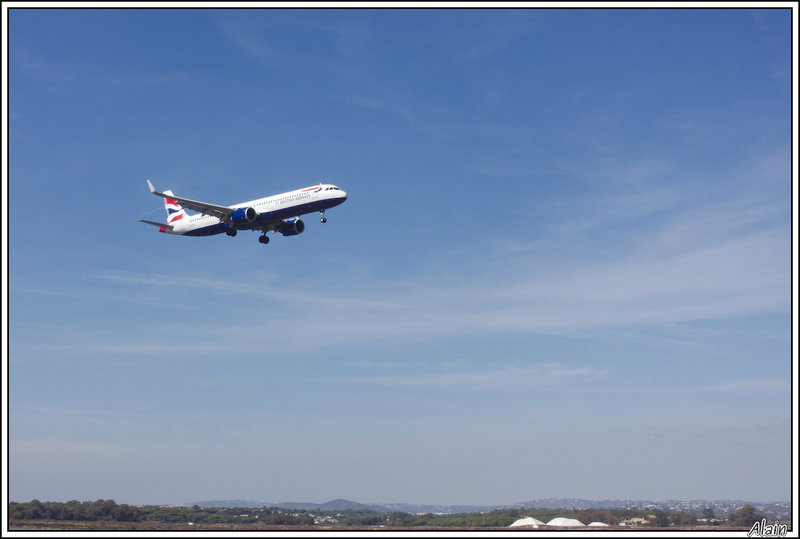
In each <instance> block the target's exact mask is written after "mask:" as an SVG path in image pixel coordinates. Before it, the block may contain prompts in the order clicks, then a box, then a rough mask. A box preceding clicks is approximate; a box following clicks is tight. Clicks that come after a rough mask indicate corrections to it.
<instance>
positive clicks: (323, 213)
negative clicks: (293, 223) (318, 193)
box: [319, 210, 328, 223]
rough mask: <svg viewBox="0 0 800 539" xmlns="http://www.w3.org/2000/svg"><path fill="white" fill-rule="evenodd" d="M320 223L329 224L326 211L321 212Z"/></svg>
mask: <svg viewBox="0 0 800 539" xmlns="http://www.w3.org/2000/svg"><path fill="white" fill-rule="evenodd" d="M319 222H320V223H327V222H328V220H327V219H326V218H325V210H322V211H321V212H319Z"/></svg>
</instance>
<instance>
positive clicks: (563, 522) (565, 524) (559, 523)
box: [547, 517, 586, 528]
mask: <svg viewBox="0 0 800 539" xmlns="http://www.w3.org/2000/svg"><path fill="white" fill-rule="evenodd" d="M547 525H548V526H555V527H559V528H581V527H583V526H586V524H584V523H583V522H581V521H580V520H575V519H574V518H564V517H558V518H554V519H553V520H551V521H550V522H548V523H547Z"/></svg>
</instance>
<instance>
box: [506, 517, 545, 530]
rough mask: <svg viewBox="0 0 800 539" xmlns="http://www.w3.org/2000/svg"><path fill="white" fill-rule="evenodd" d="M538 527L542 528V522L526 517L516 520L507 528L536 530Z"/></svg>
mask: <svg viewBox="0 0 800 539" xmlns="http://www.w3.org/2000/svg"><path fill="white" fill-rule="evenodd" d="M539 526H544V522H542V521H541V520H536V519H535V518H533V517H528V518H521V519H519V520H517V521H516V522H514V523H513V524H511V525H510V526H509V528H524V527H532V528H538V527H539Z"/></svg>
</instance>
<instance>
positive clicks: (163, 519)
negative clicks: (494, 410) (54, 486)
mask: <svg viewBox="0 0 800 539" xmlns="http://www.w3.org/2000/svg"><path fill="white" fill-rule="evenodd" d="M712 514H713V513H712ZM8 515H9V520H11V521H27V520H56V521H100V522H142V523H147V522H153V523H156V522H158V523H187V524H188V523H194V524H257V525H259V526H315V525H316V526H337V527H369V526H386V527H392V528H420V527H439V528H443V527H445V528H449V527H452V528H505V527H507V526H509V525H510V524H511V523H513V522H514V521H515V520H517V519H520V518H524V517H534V518H536V519H538V520H540V521H542V522H548V521H550V520H552V519H553V518H556V517H566V518H574V519H577V520H580V521H581V522H583V523H584V524H589V523H590V522H604V523H606V524H609V525H612V526H614V525H619V524H621V523H623V522H625V521H629V520H631V519H642V520H640V521H639V525H640V526H650V527H658V528H665V527H672V526H681V527H688V526H692V527H696V526H701V525H702V524H703V523H701V522H698V520H697V519H698V517H699V516H705V517H709V516H710V514H709V512H708V511H704V512H703V515H695V514H691V513H682V512H668V511H662V510H658V509H609V510H599V509H581V510H570V509H518V508H514V509H497V510H494V511H490V512H487V513H459V514H431V513H428V514H421V515H416V514H411V513H402V512H393V513H381V512H376V511H361V510H346V511H320V510H314V511H308V510H304V509H299V510H293V509H280V508H277V507H261V508H221V507H200V506H197V505H195V506H193V507H172V506H154V505H148V506H131V505H127V504H121V505H118V504H117V503H116V502H114V500H97V501H94V502H79V501H77V500H71V501H68V502H66V503H61V502H44V503H43V502H40V501H39V500H33V501H30V502H26V503H16V502H11V503H10V504H9V507H8ZM761 518H762V517H761V515H758V514H756V513H755V512H754V509H753V507H752V506H749V505H746V506H744V507H742V508H741V509H740V510H738V511H736V512H734V513H731V515H730V517H729V518H728V521H727V522H721V523H720V524H722V525H729V526H735V527H749V526H751V525H752V524H753V523H754V522H757V521H759V520H760V519H761ZM643 521H646V522H643Z"/></svg>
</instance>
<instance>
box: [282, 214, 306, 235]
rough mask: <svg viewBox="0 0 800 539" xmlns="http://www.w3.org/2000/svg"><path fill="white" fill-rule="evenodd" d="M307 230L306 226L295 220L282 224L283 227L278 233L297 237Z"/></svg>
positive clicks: (288, 220)
mask: <svg viewBox="0 0 800 539" xmlns="http://www.w3.org/2000/svg"><path fill="white" fill-rule="evenodd" d="M305 229H306V224H305V223H304V222H303V221H301V220H300V219H297V218H294V219H287V220H285V221H284V222H283V223H282V224H281V227H280V228H279V229H278V232H280V233H281V234H283V235H284V236H297V235H298V234H301V233H302V232H303V230H305Z"/></svg>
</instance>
